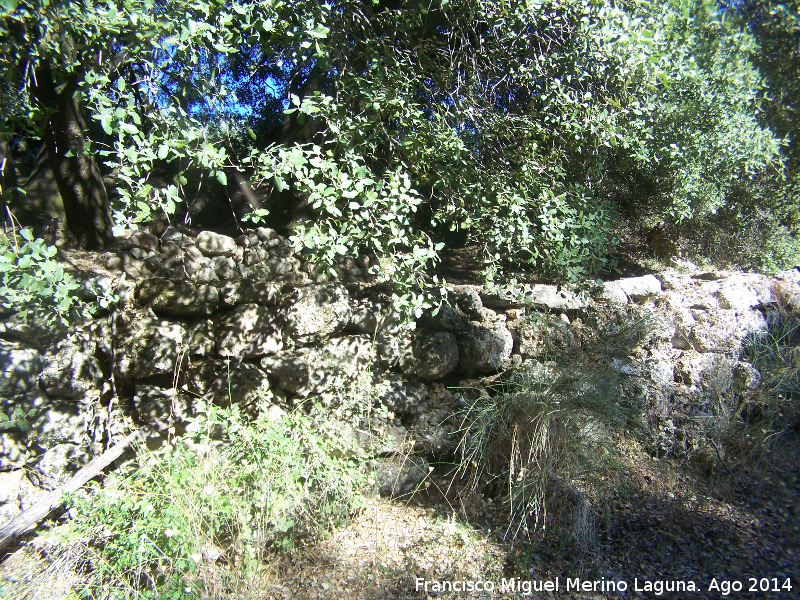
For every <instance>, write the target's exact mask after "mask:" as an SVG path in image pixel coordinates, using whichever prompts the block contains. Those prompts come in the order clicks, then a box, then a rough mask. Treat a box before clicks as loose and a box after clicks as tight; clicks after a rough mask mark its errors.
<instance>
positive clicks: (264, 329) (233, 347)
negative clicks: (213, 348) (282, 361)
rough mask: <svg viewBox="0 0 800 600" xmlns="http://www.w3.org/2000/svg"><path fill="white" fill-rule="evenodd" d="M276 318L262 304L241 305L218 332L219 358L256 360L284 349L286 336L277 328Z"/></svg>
mask: <svg viewBox="0 0 800 600" xmlns="http://www.w3.org/2000/svg"><path fill="white" fill-rule="evenodd" d="M273 320H274V315H273V313H271V312H270V310H269V309H268V308H267V307H265V306H261V305H260V304H241V305H239V306H237V307H236V308H234V309H233V310H232V311H231V312H230V313H228V314H227V315H226V316H225V318H224V319H223V320H222V322H220V324H219V327H218V328H217V354H219V355H220V356H224V357H229V358H233V357H237V356H240V355H241V356H243V357H244V358H253V357H257V356H264V355H267V354H275V353H276V352H280V351H281V350H282V349H283V334H282V332H281V330H280V329H277V328H275V327H274V325H273Z"/></svg>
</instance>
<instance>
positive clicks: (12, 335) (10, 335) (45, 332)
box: [0, 309, 67, 348]
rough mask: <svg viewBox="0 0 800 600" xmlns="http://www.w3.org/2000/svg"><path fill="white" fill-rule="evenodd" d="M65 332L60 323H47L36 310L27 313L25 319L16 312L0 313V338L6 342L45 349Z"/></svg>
mask: <svg viewBox="0 0 800 600" xmlns="http://www.w3.org/2000/svg"><path fill="white" fill-rule="evenodd" d="M66 331H67V330H66V328H65V327H64V326H63V325H61V324H60V323H52V324H51V323H47V322H46V319H45V317H44V315H43V314H42V313H41V312H40V311H38V310H36V309H32V310H31V311H29V313H28V317H27V318H22V317H21V316H20V315H19V314H18V313H17V312H12V313H0V338H2V339H5V340H8V341H15V342H22V343H23V344H26V345H28V346H34V347H36V348H45V347H46V346H48V345H49V344H50V343H51V342H53V341H55V340H57V339H60V338H61V337H63V336H64V335H65V334H66Z"/></svg>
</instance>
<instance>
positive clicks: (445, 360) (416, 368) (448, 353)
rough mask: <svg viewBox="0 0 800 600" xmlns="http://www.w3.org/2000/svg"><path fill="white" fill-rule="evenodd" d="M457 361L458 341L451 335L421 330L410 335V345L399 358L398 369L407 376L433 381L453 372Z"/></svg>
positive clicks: (443, 332)
mask: <svg viewBox="0 0 800 600" xmlns="http://www.w3.org/2000/svg"><path fill="white" fill-rule="evenodd" d="M458 361H459V352H458V340H457V339H456V337H455V336H454V335H453V334H452V333H447V332H445V331H427V330H424V329H423V330H420V331H416V332H414V333H413V334H412V337H411V343H410V344H408V346H407V347H406V348H405V349H404V351H403V354H402V356H401V358H400V368H401V369H402V370H403V372H404V373H407V374H409V375H415V376H416V377H419V378H420V379H425V380H428V381H433V380H434V379H441V378H442V377H446V376H447V375H449V374H450V373H452V372H453V371H455V370H456V367H457V366H458Z"/></svg>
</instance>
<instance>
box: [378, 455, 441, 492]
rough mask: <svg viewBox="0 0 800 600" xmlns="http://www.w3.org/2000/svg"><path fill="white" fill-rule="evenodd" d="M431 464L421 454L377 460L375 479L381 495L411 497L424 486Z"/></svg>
mask: <svg viewBox="0 0 800 600" xmlns="http://www.w3.org/2000/svg"><path fill="white" fill-rule="evenodd" d="M429 473H430V464H429V463H428V461H427V460H425V459H424V458H422V457H420V456H414V455H411V456H396V457H391V458H382V459H378V460H376V461H375V481H376V485H377V486H378V490H379V492H380V494H381V496H385V497H388V498H393V499H402V498H406V499H407V498H408V497H410V496H411V495H412V494H413V493H414V492H416V491H419V490H420V489H422V488H423V486H424V482H425V479H427V477H428V474H429Z"/></svg>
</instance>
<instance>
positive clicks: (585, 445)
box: [458, 352, 638, 546]
mask: <svg viewBox="0 0 800 600" xmlns="http://www.w3.org/2000/svg"><path fill="white" fill-rule="evenodd" d="M592 356H594V355H591V356H590V355H587V354H585V353H582V352H579V353H578V354H577V356H575V357H574V358H573V359H571V360H569V361H563V362H561V363H557V362H535V363H530V364H527V365H525V366H523V367H522V368H520V369H518V370H517V371H515V372H513V373H512V374H511V376H510V377H508V378H507V379H506V380H505V381H503V382H502V383H500V384H498V385H497V386H496V387H495V389H492V390H490V393H489V394H487V395H484V396H482V397H480V398H478V400H476V401H475V402H474V403H473V404H472V405H471V406H469V407H468V408H466V409H465V410H464V411H463V413H462V422H461V433H462V438H461V442H460V445H459V448H458V450H459V453H460V456H459V459H460V464H459V469H458V474H459V476H460V477H462V478H464V479H466V481H467V485H468V486H469V487H471V488H472V489H473V490H476V491H481V492H484V493H487V494H490V495H496V496H499V497H502V498H503V499H504V501H505V503H506V507H507V511H506V512H507V514H508V519H507V524H506V530H505V537H506V538H517V537H518V536H519V535H520V534H522V533H524V534H526V535H531V534H533V533H536V532H540V533H544V532H545V530H546V529H547V528H548V527H551V526H552V525H553V524H555V525H556V527H557V529H560V530H561V532H562V533H567V534H568V535H569V536H571V537H572V538H574V541H575V542H577V543H578V544H579V545H580V546H586V545H587V544H589V542H590V540H591V538H592V532H593V527H592V524H591V520H592V517H591V512H592V511H591V510H589V508H590V506H589V504H590V501H591V499H592V497H593V496H594V497H596V496H597V494H598V493H600V492H601V490H600V488H601V487H602V485H599V484H600V482H601V480H602V479H603V477H604V475H605V474H607V473H608V471H609V469H614V466H615V464H616V461H615V456H616V451H615V442H616V439H617V437H618V435H619V434H620V433H621V432H622V431H624V430H625V429H626V428H628V427H631V426H632V425H633V424H635V423H637V422H638V416H637V415H638V410H637V409H636V408H635V407H634V406H632V405H631V404H630V403H625V402H622V401H620V397H619V395H618V394H617V393H616V390H617V383H618V380H619V373H618V372H617V371H616V370H615V369H614V368H612V367H611V366H609V365H607V364H600V363H598V362H597V361H595V360H593V358H592Z"/></svg>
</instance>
